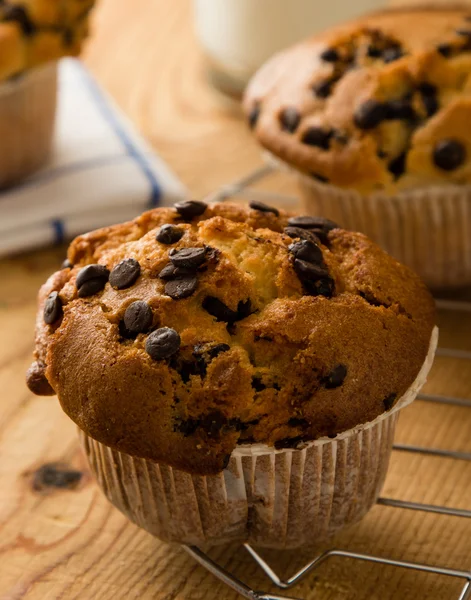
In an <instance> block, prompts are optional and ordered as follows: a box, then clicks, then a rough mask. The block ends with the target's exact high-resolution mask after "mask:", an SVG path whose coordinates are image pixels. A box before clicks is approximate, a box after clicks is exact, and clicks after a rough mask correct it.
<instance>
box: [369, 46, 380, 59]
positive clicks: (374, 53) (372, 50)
mask: <svg viewBox="0 0 471 600" xmlns="http://www.w3.org/2000/svg"><path fill="white" fill-rule="evenodd" d="M366 54H367V56H369V57H370V58H379V57H380V56H381V55H382V51H381V50H380V49H379V48H377V47H376V46H368V49H367V51H366Z"/></svg>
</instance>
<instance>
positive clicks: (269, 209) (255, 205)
mask: <svg viewBox="0 0 471 600" xmlns="http://www.w3.org/2000/svg"><path fill="white" fill-rule="evenodd" d="M249 206H250V208H251V209H253V210H258V211H260V212H265V213H273V214H274V215H276V216H277V217H279V216H280V211H279V210H278V209H277V208H274V207H273V206H268V204H264V203H263V202H258V201H257V200H252V202H250V204H249Z"/></svg>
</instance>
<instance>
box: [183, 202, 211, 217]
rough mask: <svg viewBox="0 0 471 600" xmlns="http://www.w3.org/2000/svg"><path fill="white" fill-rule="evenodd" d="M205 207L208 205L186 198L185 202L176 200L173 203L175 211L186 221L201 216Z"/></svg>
mask: <svg viewBox="0 0 471 600" xmlns="http://www.w3.org/2000/svg"><path fill="white" fill-rule="evenodd" d="M207 208H208V205H207V204H206V203H205V202H200V201H199V200H186V201H185V202H177V204H175V210H176V211H177V213H178V214H179V215H180V216H181V217H183V218H184V219H185V220H187V221H191V219H193V218H194V217H199V216H201V215H202V214H203V213H204V211H205V210H206V209H207Z"/></svg>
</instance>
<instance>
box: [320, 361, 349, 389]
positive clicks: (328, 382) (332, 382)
mask: <svg viewBox="0 0 471 600" xmlns="http://www.w3.org/2000/svg"><path fill="white" fill-rule="evenodd" d="M346 376H347V367H346V366H345V365H342V364H340V365H337V366H336V367H334V368H333V369H332V371H331V372H330V373H329V375H327V377H326V378H325V379H324V381H323V383H324V386H325V387H326V388H327V389H328V390H330V389H334V388H338V387H340V386H341V385H342V383H343V382H344V381H345V377H346Z"/></svg>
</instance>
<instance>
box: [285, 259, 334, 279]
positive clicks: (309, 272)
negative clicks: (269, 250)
mask: <svg viewBox="0 0 471 600" xmlns="http://www.w3.org/2000/svg"><path fill="white" fill-rule="evenodd" d="M293 267H294V270H295V271H296V273H297V274H298V277H299V278H300V279H301V280H303V281H304V280H308V281H316V280H317V279H323V278H325V277H328V276H329V272H328V271H327V268H326V267H325V266H324V265H316V264H313V263H312V262H307V261H306V260H300V259H299V258H296V259H295V260H294V262H293Z"/></svg>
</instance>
